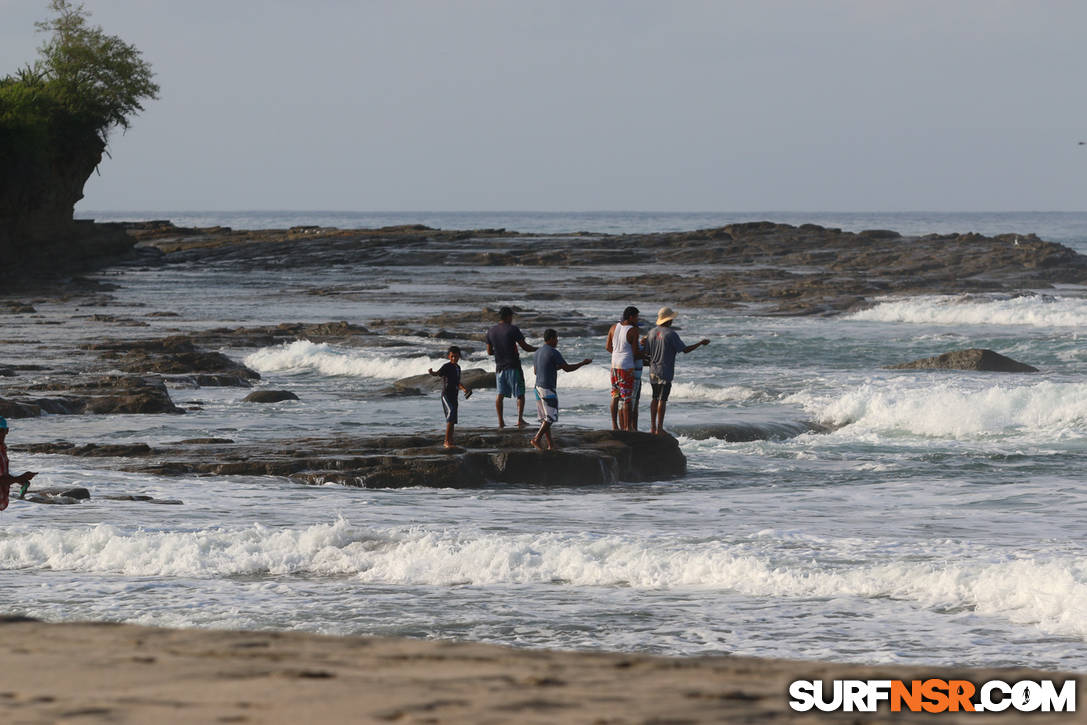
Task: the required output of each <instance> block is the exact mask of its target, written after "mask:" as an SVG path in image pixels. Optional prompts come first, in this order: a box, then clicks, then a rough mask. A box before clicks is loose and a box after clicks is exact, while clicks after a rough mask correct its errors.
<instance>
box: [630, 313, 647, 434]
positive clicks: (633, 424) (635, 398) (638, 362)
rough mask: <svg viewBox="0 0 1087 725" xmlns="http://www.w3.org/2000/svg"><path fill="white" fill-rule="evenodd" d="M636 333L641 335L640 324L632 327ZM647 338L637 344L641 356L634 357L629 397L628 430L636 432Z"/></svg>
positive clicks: (639, 322) (639, 321)
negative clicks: (632, 378) (632, 381)
mask: <svg viewBox="0 0 1087 725" xmlns="http://www.w3.org/2000/svg"><path fill="white" fill-rule="evenodd" d="M634 327H635V328H636V329H637V331H638V335H641V334H642V322H641V320H638V322H637V323H636V324H635V325H634ZM647 339H648V338H646V337H642V338H641V341H640V343H639V348H638V349H639V350H641V352H642V354H641V355H635V356H634V368H633V372H634V388H633V390H632V394H631V396H630V429H631V430H638V408H639V406H640V405H641V403H642V372H643V371H644V369H645V350H646V347H645V343H646V340H647Z"/></svg>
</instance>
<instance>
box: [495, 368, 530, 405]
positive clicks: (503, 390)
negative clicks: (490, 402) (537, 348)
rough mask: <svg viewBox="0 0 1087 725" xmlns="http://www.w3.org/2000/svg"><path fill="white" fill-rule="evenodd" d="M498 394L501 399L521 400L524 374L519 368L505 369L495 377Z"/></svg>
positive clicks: (523, 393) (523, 390)
mask: <svg viewBox="0 0 1087 725" xmlns="http://www.w3.org/2000/svg"><path fill="white" fill-rule="evenodd" d="M495 378H496V380H497V384H498V394H499V395H501V396H502V397H503V398H523V397H524V395H525V373H524V371H523V370H521V367H520V366H518V367H515V368H507V369H506V370H503V371H502V372H500V373H497V374H496V375H495Z"/></svg>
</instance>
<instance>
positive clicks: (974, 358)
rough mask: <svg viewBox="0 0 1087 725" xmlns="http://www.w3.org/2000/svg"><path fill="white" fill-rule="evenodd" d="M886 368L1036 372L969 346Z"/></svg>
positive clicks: (1034, 369) (990, 352)
mask: <svg viewBox="0 0 1087 725" xmlns="http://www.w3.org/2000/svg"><path fill="white" fill-rule="evenodd" d="M887 369H888V370H984V371H990V372H998V373H1036V372H1038V368H1036V367H1033V366H1031V365H1027V364H1025V363H1021V362H1018V361H1016V360H1012V359H1011V358H1010V357H1005V356H1003V355H1001V354H1000V353H998V352H993V351H992V350H984V349H980V348H971V349H969V350H953V351H951V352H945V353H944V354H943V355H937V356H935V357H926V358H922V359H920V360H914V361H912V362H908V363H901V364H899V365H891V366H889V367H888V368H887Z"/></svg>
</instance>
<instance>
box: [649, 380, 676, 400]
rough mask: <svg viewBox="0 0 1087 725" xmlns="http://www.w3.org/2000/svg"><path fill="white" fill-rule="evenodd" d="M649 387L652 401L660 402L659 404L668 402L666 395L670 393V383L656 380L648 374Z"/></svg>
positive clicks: (669, 381)
mask: <svg viewBox="0 0 1087 725" xmlns="http://www.w3.org/2000/svg"><path fill="white" fill-rule="evenodd" d="M649 385H650V387H652V388H653V400H657V401H660V402H661V403H667V402H668V395H669V393H671V392H672V381H671V380H665V379H664V378H658V377H657V376H656V375H653V374H652V373H650V374H649Z"/></svg>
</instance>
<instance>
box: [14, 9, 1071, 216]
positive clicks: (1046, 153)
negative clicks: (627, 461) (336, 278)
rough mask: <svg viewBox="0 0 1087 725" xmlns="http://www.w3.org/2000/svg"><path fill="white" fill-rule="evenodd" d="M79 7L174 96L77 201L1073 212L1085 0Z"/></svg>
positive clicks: (17, 28) (31, 38)
mask: <svg viewBox="0 0 1087 725" xmlns="http://www.w3.org/2000/svg"><path fill="white" fill-rule="evenodd" d="M84 5H85V7H86V9H87V10H88V11H90V13H91V22H92V23H93V24H95V25H100V26H102V28H103V29H104V30H105V31H106V32H107V33H110V34H112V35H118V36H120V37H121V38H123V39H124V40H126V41H127V42H129V43H132V44H134V45H135V46H136V47H137V48H139V49H140V50H141V51H142V52H143V55H144V57H145V59H146V60H148V61H149V62H150V63H151V66H152V68H153V70H154V72H155V74H156V81H157V82H158V83H159V85H160V86H161V89H162V91H161V97H160V99H159V100H157V101H152V102H150V103H149V104H148V105H147V107H146V110H145V112H144V113H143V114H141V115H140V116H139V117H137V118H136V119H135V120H134V121H133V123H132V127H131V128H130V129H129V130H128V131H127V132H126V133H124V134H122V133H121V132H120V131H118V132H116V133H114V134H113V136H112V137H111V139H110V146H109V152H110V157H109V158H106V159H104V160H103V162H102V164H101V165H100V167H99V174H97V175H93V176H92V177H91V178H90V179H89V180H88V181H87V184H86V187H85V190H84V192H85V198H84V199H83V201H81V202H80V203H79V205H78V206H77V210H99V211H105V210H123V211H129V210H179V211H180V210H208V211H216V210H339V211H419V210H432V211H594V210H623V211H769V210H774V211H1083V210H1087V198H1085V195H1084V190H1085V185H1084V181H1085V180H1087V146H1082V147H1081V146H1078V142H1079V141H1080V140H1087V90H1085V88H1087V86H1085V84H1084V82H1083V78H1082V74H1083V72H1084V71H1085V70H1087V43H1084V42H1083V35H1084V32H1085V29H1087V3H1084V2H1082V0H1039V1H1028V0H701V1H699V0H672V1H670V2H660V1H659V0H647V1H643V0H572V1H568V0H538V1H537V0H487V1H485V0H444V1H437V0H435V1H433V2H428V1H424V0H388V1H384V0H350V1H349V0H307V2H305V3H302V2H296V1H290V2H288V1H286V0H263V1H260V2H258V1H256V0H184V1H182V0H172V1H170V2H167V1H166V0H84ZM48 15H49V12H48V8H47V3H46V1H45V0H0V74H7V73H12V72H14V71H15V70H17V69H18V68H19V67H21V66H22V65H24V64H26V63H27V62H29V61H32V60H33V59H34V57H35V55H36V52H37V47H38V46H39V45H40V44H41V42H42V41H43V40H44V39H45V36H43V35H42V34H40V33H38V32H36V30H35V28H34V22H35V21H36V20H41V19H44V18H46V17H47V16H48Z"/></svg>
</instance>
